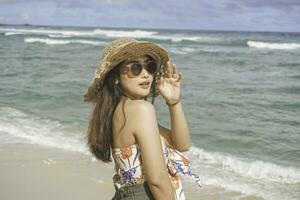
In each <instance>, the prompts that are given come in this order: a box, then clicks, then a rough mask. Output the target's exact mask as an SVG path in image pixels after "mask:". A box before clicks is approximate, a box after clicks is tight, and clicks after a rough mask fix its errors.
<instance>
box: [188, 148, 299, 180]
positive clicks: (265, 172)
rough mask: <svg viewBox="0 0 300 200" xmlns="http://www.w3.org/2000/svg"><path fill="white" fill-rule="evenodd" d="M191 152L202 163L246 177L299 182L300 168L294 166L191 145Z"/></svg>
mask: <svg viewBox="0 0 300 200" xmlns="http://www.w3.org/2000/svg"><path fill="white" fill-rule="evenodd" d="M191 153H192V154H193V156H196V157H197V158H198V159H199V162H201V163H202V164H203V163H205V164H209V165H215V166H216V165H217V166H219V167H221V168H222V169H223V170H226V171H231V172H233V173H236V174H238V175H240V176H244V177H247V178H252V179H257V180H262V179H264V180H267V181H272V182H280V183H287V184H296V183H300V169H297V168H294V167H285V166H280V165H277V164H274V163H269V162H263V161H260V160H256V161H250V160H246V159H242V158H237V157H233V156H231V155H223V154H221V153H218V152H207V151H205V150H203V149H199V148H197V147H193V148H192V149H191Z"/></svg>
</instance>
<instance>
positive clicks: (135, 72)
mask: <svg viewBox="0 0 300 200" xmlns="http://www.w3.org/2000/svg"><path fill="white" fill-rule="evenodd" d="M141 71H142V66H141V65H140V64H139V63H132V64H131V73H132V74H133V75H135V76H138V75H139V74H140V73H141Z"/></svg>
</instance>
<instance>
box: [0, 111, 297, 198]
mask: <svg viewBox="0 0 300 200" xmlns="http://www.w3.org/2000/svg"><path fill="white" fill-rule="evenodd" d="M0 113H1V115H0V139H1V140H0V143H5V142H6V141H8V142H9V143H11V142H12V140H2V138H3V136H5V137H6V136H7V135H8V136H11V137H12V138H16V139H15V141H16V142H25V143H31V144H39V145H45V146H49V147H54V148H61V149H65V150H68V151H74V152H79V153H83V154H89V155H90V153H89V151H88V148H87V146H86V142H85V140H84V133H80V132H78V133H76V130H70V129H69V128H68V127H65V126H64V125H62V124H61V123H59V122H57V121H53V120H47V119H41V118H38V117H35V116H32V115H28V114H26V113H24V112H21V111H19V110H17V109H14V108H7V107H0ZM72 127H73V126H72ZM187 155H188V157H189V158H190V161H191V163H192V168H193V169H194V170H193V171H194V173H197V172H196V171H197V170H198V171H199V175H200V178H201V180H202V183H203V184H204V185H212V186H217V187H222V188H224V189H226V190H230V191H236V192H241V193H243V194H247V195H256V196H260V197H263V198H265V199H273V200H279V199H280V200H281V199H297V195H298V193H299V192H298V193H297V186H299V184H300V170H299V169H298V168H294V167H287V166H280V165H277V164H274V163H269V162H263V161H260V160H257V161H251V160H248V159H243V158H238V157H234V156H232V155H226V154H224V153H218V152H208V151H205V150H203V149H199V148H197V147H191V149H190V151H188V152H187ZM92 158H94V157H92ZM94 160H95V159H94Z"/></svg>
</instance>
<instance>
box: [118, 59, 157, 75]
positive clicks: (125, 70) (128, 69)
mask: <svg viewBox="0 0 300 200" xmlns="http://www.w3.org/2000/svg"><path fill="white" fill-rule="evenodd" d="M150 62H154V63H155V64H156V70H155V72H154V73H150V72H149V69H148V64H149V63H150ZM133 64H138V65H140V66H141V68H140V72H139V73H138V74H134V73H133V72H132V70H131V68H132V65H133ZM122 67H124V68H123V70H121V73H127V75H128V77H129V78H135V77H138V76H139V75H140V74H141V73H142V71H143V68H144V69H145V70H146V71H147V72H148V73H149V74H151V75H152V76H154V75H155V74H156V73H157V72H158V68H159V67H158V66H157V63H156V62H155V60H153V59H150V60H147V61H146V62H143V63H141V62H140V61H127V62H124V63H123V64H122Z"/></svg>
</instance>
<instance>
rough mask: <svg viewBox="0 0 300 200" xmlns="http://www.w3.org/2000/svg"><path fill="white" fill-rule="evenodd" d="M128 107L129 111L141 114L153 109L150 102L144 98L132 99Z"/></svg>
mask: <svg viewBox="0 0 300 200" xmlns="http://www.w3.org/2000/svg"><path fill="white" fill-rule="evenodd" d="M128 109H129V110H130V111H131V112H135V113H137V114H139V113H142V114H143V113H144V112H146V113H147V112H149V111H154V106H153V105H152V104H151V103H150V102H148V101H145V100H134V101H131V102H130V103H129V104H128Z"/></svg>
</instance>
